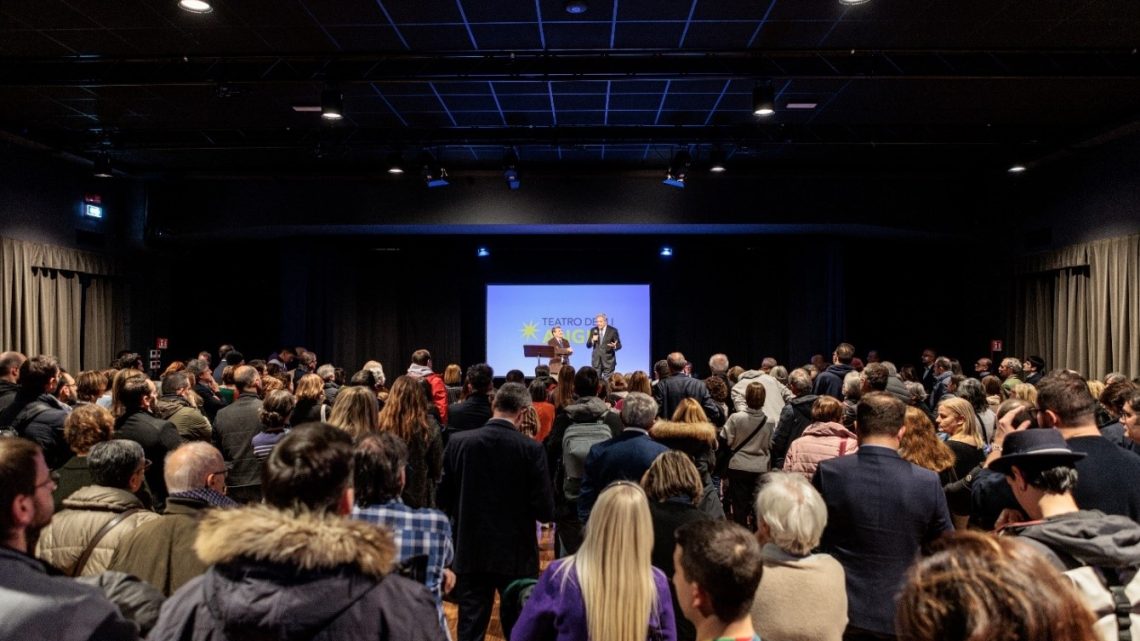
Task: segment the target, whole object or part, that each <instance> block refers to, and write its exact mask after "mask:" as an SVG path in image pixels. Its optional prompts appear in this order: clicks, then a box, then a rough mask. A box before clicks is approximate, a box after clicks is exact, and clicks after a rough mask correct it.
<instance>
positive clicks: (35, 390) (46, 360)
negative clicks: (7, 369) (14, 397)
mask: <svg viewBox="0 0 1140 641" xmlns="http://www.w3.org/2000/svg"><path fill="white" fill-rule="evenodd" d="M58 377H59V361H58V360H56V358H55V357H54V356H49V355H47V354H40V355H39V356H33V357H31V358H29V359H28V360H26V361H24V363H23V364H22V365H20V393H21V394H23V395H25V396H28V397H32V396H39V395H40V394H51V393H53V392H54V391H55V386H56V384H57V383H58Z"/></svg>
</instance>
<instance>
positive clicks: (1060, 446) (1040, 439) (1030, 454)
mask: <svg viewBox="0 0 1140 641" xmlns="http://www.w3.org/2000/svg"><path fill="white" fill-rule="evenodd" d="M1084 457H1085V453H1084V452H1074V451H1073V450H1072V449H1070V448H1069V444H1068V443H1066V442H1065V438H1064V437H1063V436H1061V433H1060V432H1058V431H1057V430H1052V429H1036V430H1023V431H1021V432H1013V433H1012V434H1010V435H1008V436H1006V437H1005V442H1004V443H1002V455H1001V458H998V459H995V460H994V461H993V462H992V463H990V469H991V470H996V471H998V472H1001V473H1002V474H1008V473H1009V468H1010V467H1011V466H1014V465H1018V464H1020V463H1026V462H1031V461H1032V462H1035V463H1037V464H1038V465H1041V464H1047V463H1053V464H1054V465H1065V464H1069V465H1071V464H1073V463H1076V462H1077V461H1079V460H1081V459H1083V458H1084Z"/></svg>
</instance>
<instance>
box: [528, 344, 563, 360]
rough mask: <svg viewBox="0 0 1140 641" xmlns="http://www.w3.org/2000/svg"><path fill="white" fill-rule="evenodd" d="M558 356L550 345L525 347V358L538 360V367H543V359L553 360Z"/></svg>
mask: <svg viewBox="0 0 1140 641" xmlns="http://www.w3.org/2000/svg"><path fill="white" fill-rule="evenodd" d="M557 355H558V354H557V351H556V350H555V349H554V347H551V346H550V345H546V344H542V345H523V356H525V357H526V358H535V359H537V362H536V364H537V365H542V359H544V358H546V359H551V358H554V357H555V356H557Z"/></svg>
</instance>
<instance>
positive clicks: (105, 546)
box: [36, 439, 159, 576]
mask: <svg viewBox="0 0 1140 641" xmlns="http://www.w3.org/2000/svg"><path fill="white" fill-rule="evenodd" d="M87 461H88V469H89V470H90V471H91V480H92V481H94V485H88V486H87V487H84V488H80V489H79V490H77V491H76V492H75V493H74V494H72V495H71V496H69V497H67V498H66V499H64V500H63V508H64V509H63V511H62V512H60V513H59V514H56V515H55V518H53V519H52V522H51V524H50V525H48V526H47V527H46V528H44V530H43V532H42V533H41V534H40V540H39V543H38V544H37V545H36V557H37V558H39V559H41V560H42V561H44V562H45V563H48V564H50V565H53V566H55V567H57V568H59V569H60V570H62V571H63V572H64V574H67V575H68V576H94V575H96V574H99V573H101V572H103V571H104V570H106V569H107V568H108V566H109V565H110V564H111V556H112V555H113V554H114V553H115V549H116V548H118V546H119V543H120V542H122V540H123V537H125V536H126V535H127V534H129V533H130V532H131V531H132V530H134V529H135V528H137V527H139V526H140V525H142V524H143V523H146V522H147V521H150V520H153V519H157V518H159V516H158V515H157V514H155V513H154V512H151V511H149V510H147V509H146V508H145V506H143V504H142V501H139V499H138V497H136V496H135V494H134V493H135V492H138V491H139V488H141V487H142V484H143V475H144V473H145V472H146V469H147V464H148V463H149V461H147V460H146V458H145V457H144V456H143V448H142V446H141V445H139V444H138V443H136V442H134V441H128V440H124V439H115V440H111V441H107V442H104V443H98V444H96V445H95V446H94V447H92V448H91V454H90V455H89V456H88V457H87Z"/></svg>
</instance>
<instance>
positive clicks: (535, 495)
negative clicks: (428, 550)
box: [438, 383, 554, 641]
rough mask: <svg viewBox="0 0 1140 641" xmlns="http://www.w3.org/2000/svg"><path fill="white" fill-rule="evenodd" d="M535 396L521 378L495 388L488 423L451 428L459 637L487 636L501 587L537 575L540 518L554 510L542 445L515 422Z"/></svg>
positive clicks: (446, 458) (443, 494)
mask: <svg viewBox="0 0 1140 641" xmlns="http://www.w3.org/2000/svg"><path fill="white" fill-rule="evenodd" d="M530 404H531V401H530V394H529V393H528V392H527V390H526V388H525V387H523V386H522V385H520V384H518V383H507V384H506V385H503V387H502V388H500V389H499V392H498V394H496V395H495V402H494V416H493V417H492V418H491V420H490V421H488V422H487V424H486V425H484V426H483V427H481V428H479V429H476V430H467V431H463V432H458V433H456V434H454V435H452V437H451V439H450V441H448V443H447V448H446V449H445V450H444V453H443V479H442V480H441V481H440V484H439V493H438V499H439V505H440V507H442V508H443V510H444V512H446V513H447V514H448V516H450V517H451V519H452V522H453V523H454V524H455V563H454V565H453V566H452V569H453V570H454V571H455V573H456V575H457V581H456V585H455V591H454V594H455V598H456V601H457V602H458V603H459V641H482V639H483V636H484V635H485V634H486V631H487V623H488V622H489V621H490V620H491V606H492V604H493V602H494V595H495V591H496V590H497V591H498V592H499V595H500V597H501V596H502V593H503V590H505V589H506V587H507V585H509V584H510V583H511V582H512V581H514V580H516V579H520V578H527V577H537V576H538V545H537V542H536V539H535V527H534V524H535V521H541V522H544V523H546V522H550V521H551V520H552V519H553V518H554V498H553V494H552V493H551V489H550V477H549V475H548V474H547V471H546V457H544V456H543V452H542V446H541V445H539V443H538V442H537V441H535V440H533V439H531V438H528V437H526V436H524V435H523V434H522V433H520V432H519V431H518V430H517V429H516V427H515V426H516V425H517V424H518V421H519V420H520V418H521V416H522V414H523V412H524V411H525V410H526V409H527V407H529V406H530Z"/></svg>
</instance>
